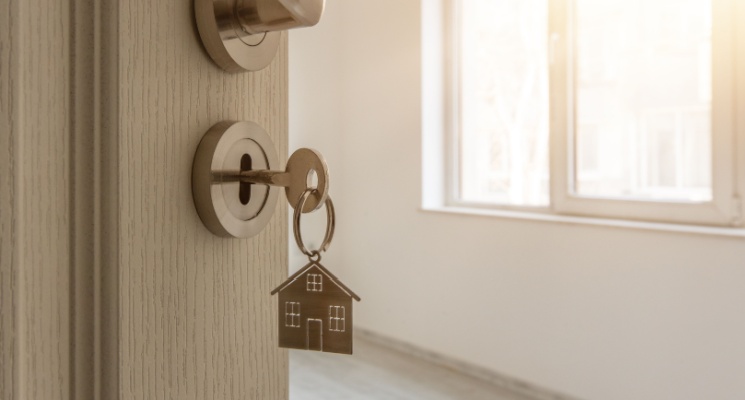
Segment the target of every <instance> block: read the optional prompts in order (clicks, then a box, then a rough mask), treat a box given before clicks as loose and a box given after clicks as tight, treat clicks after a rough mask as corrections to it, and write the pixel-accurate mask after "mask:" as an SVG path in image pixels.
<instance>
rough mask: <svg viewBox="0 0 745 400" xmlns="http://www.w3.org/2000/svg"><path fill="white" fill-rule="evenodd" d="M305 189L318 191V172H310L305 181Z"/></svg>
mask: <svg viewBox="0 0 745 400" xmlns="http://www.w3.org/2000/svg"><path fill="white" fill-rule="evenodd" d="M305 187H307V188H308V189H316V188H317V187H318V174H317V173H316V170H314V169H312V170H310V171H308V176H307V177H306V179H305Z"/></svg>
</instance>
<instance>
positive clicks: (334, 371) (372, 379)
mask: <svg viewBox="0 0 745 400" xmlns="http://www.w3.org/2000/svg"><path fill="white" fill-rule="evenodd" d="M354 352H355V354H354V355H352V356H344V355H336V354H328V353H319V352H310V351H301V350H290V400H342V399H343V400H399V399H417V400H446V399H447V400H451V399H452V400H455V399H457V400H482V399H483V400H487V399H488V400H526V399H525V398H523V397H518V396H516V395H514V394H510V393H507V392H505V391H504V390H502V389H500V388H498V387H495V386H493V385H491V384H490V383H487V382H484V381H481V380H478V379H475V378H472V377H470V376H466V375H463V374H461V373H459V372H457V371H454V370H451V369H447V368H444V367H440V366H438V365H433V364H430V363H427V362H425V361H422V360H419V359H416V358H413V357H411V356H407V355H404V354H402V353H399V352H397V351H394V350H390V349H388V348H385V347H381V346H380V345H378V344H375V343H372V342H369V341H366V340H363V339H358V338H355V342H354Z"/></svg>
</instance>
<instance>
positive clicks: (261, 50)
mask: <svg viewBox="0 0 745 400" xmlns="http://www.w3.org/2000/svg"><path fill="white" fill-rule="evenodd" d="M324 3H325V0H195V1H194V11H195V14H196V19H197V28H198V29H199V36H201V38H202V43H204V47H205V48H206V49H207V53H209V55H210V57H212V59H213V60H214V61H215V63H217V65H219V66H220V67H221V68H223V69H224V70H226V71H229V72H240V71H258V70H260V69H262V68H264V67H266V66H267V65H269V63H270V62H271V61H272V59H273V58H274V55H275V54H276V52H277V48H278V47H279V38H280V32H281V31H283V30H287V29H293V28H302V27H308V26H313V25H315V24H317V23H318V21H320V19H321V15H322V14H323V8H324Z"/></svg>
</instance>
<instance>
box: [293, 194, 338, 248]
mask: <svg viewBox="0 0 745 400" xmlns="http://www.w3.org/2000/svg"><path fill="white" fill-rule="evenodd" d="M314 192H316V189H306V190H305V191H304V192H303V195H302V196H300V199H299V200H298V202H297V206H295V212H294V213H293V218H292V230H293V233H294V234H295V241H296V242H297V246H298V247H299V248H300V251H302V252H303V254H305V255H306V256H308V257H310V258H311V260H313V257H318V259H317V260H313V261H320V259H321V252H322V251H326V250H327V249H328V247H329V245H330V244H331V239H332V238H333V237H334V228H335V227H336V213H335V212H334V203H333V202H332V201H331V196H327V197H326V202H325V204H326V235H325V236H324V238H323V242H322V243H321V247H320V248H319V249H318V250H313V251H310V250H308V248H307V247H305V243H303V237H302V234H301V233H300V215H301V214H302V210H303V208H304V207H305V202H306V201H308V197H310V195H311V194H313V193H314Z"/></svg>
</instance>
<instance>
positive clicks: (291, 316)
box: [285, 301, 300, 328]
mask: <svg viewBox="0 0 745 400" xmlns="http://www.w3.org/2000/svg"><path fill="white" fill-rule="evenodd" d="M285 326H287V327H290V328H300V303H298V302H296V301H286V302H285Z"/></svg>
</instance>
